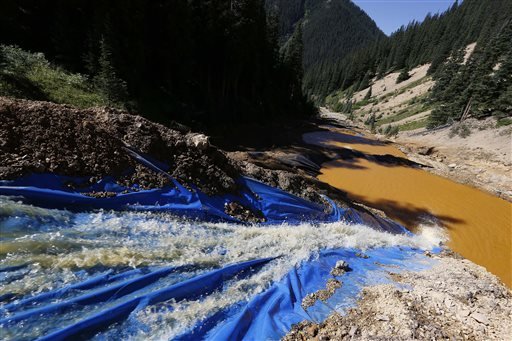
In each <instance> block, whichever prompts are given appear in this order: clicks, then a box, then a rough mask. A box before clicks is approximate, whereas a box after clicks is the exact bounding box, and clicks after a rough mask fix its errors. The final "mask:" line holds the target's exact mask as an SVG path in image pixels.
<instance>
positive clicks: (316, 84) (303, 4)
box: [266, 0, 385, 96]
mask: <svg viewBox="0 0 512 341" xmlns="http://www.w3.org/2000/svg"><path fill="white" fill-rule="evenodd" d="M266 5H267V9H268V10H269V11H270V12H271V13H275V14H276V15H277V16H278V18H279V34H280V42H281V44H283V45H286V42H287V41H288V40H289V38H290V36H291V35H292V34H293V33H294V31H295V30H297V29H298V28H299V25H301V29H302V32H303V34H302V38H303V45H304V50H303V65H304V83H303V86H304V89H305V91H306V92H307V94H309V95H310V96H315V95H317V94H321V93H324V92H325V91H326V90H325V89H327V88H329V86H330V83H332V82H333V79H331V72H330V70H332V69H333V68H334V65H335V63H336V61H337V60H339V59H341V58H343V57H344V56H346V55H347V54H348V53H350V52H351V51H354V50H355V49H356V48H359V47H361V46H364V45H366V44H368V43H371V42H374V41H377V40H379V39H382V38H384V37H385V35H384V33H382V31H380V30H379V28H378V27H377V25H376V24H375V22H374V21H373V20H372V19H371V18H370V17H369V16H368V15H367V14H366V13H365V12H364V11H362V10H361V9H360V8H359V7H357V6H356V5H354V4H353V3H352V2H351V1H350V0H299V1H297V0H267V1H266Z"/></svg>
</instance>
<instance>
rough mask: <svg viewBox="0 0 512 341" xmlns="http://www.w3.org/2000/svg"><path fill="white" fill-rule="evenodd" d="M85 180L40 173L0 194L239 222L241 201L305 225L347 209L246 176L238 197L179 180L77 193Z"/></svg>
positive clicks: (272, 217) (48, 203)
mask: <svg viewBox="0 0 512 341" xmlns="http://www.w3.org/2000/svg"><path fill="white" fill-rule="evenodd" d="M86 180H87V179H85V178H83V179H79V178H70V177H63V176H57V175H51V174H34V175H31V176H28V177H24V178H21V179H18V180H14V181H2V182H1V183H0V184H1V186H0V195H6V196H16V197H21V198H23V201H25V202H26V203H29V204H33V205H36V206H40V207H45V208H56V209H68V210H71V211H83V210H93V209H113V210H137V211H166V212H171V213H174V214H178V215H183V216H187V217H191V218H199V219H202V220H208V221H218V220H224V221H232V222H238V219H236V218H234V217H232V216H229V215H228V214H226V213H225V212H224V206H225V204H227V203H229V202H231V201H236V202H238V203H240V204H242V205H243V206H245V207H247V208H249V209H251V210H253V211H259V212H262V214H263V215H264V217H265V219H266V222H268V223H271V224H272V223H279V222H289V223H294V222H295V223H296V222H300V221H318V222H331V221H338V220H340V218H341V210H340V209H339V208H338V207H337V206H336V205H334V204H332V207H331V208H329V210H330V212H328V213H326V212H324V207H322V206H320V205H317V204H314V203H311V202H308V201H306V200H304V199H301V198H299V197H296V196H293V195H290V194H289V193H286V192H284V191H281V190H279V189H276V188H272V187H270V186H267V185H264V184H262V183H260V182H258V181H256V180H252V179H249V178H245V177H241V178H240V179H239V180H238V183H239V186H240V188H241V189H240V191H239V193H238V194H237V195H232V194H228V195H224V196H214V197H210V196H207V195H205V194H204V193H202V192H201V191H199V190H188V189H187V188H185V187H183V186H181V185H180V184H179V183H178V182H177V181H175V180H174V183H175V187H167V188H162V189H151V190H137V188H127V187H123V186H119V185H118V184H116V183H115V182H114V180H113V179H110V178H107V179H104V180H101V181H99V182H98V183H96V184H94V185H92V186H84V187H82V188H80V190H76V189H71V188H69V187H67V186H66V184H68V183H71V182H73V183H86ZM103 191H104V192H114V193H116V194H117V195H116V196H113V197H107V198H95V197H91V196H87V195H85V193H90V192H103Z"/></svg>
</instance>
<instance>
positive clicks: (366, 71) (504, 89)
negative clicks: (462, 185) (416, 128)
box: [322, 0, 512, 127]
mask: <svg viewBox="0 0 512 341" xmlns="http://www.w3.org/2000/svg"><path fill="white" fill-rule="evenodd" d="M511 27H512V2H511V1H508V0H496V1H490V0H485V1H480V0H465V1H464V2H462V3H461V4H460V5H458V4H457V3H455V4H454V5H453V6H452V7H451V8H450V9H449V10H448V11H446V12H445V13H443V14H440V15H433V16H432V15H428V16H427V17H426V18H425V20H424V21H423V22H422V23H417V22H412V23H410V24H409V25H408V26H406V27H402V28H400V29H399V30H398V31H397V32H395V33H394V34H393V35H391V37H389V38H386V39H383V40H381V41H379V42H377V43H374V44H371V45H369V46H367V47H365V48H362V49H359V50H357V51H355V52H353V53H351V54H350V55H348V56H347V57H345V58H342V59H339V60H338V61H337V63H336V67H335V69H334V70H333V74H334V76H333V82H332V83H331V84H330V86H329V87H328V88H327V89H326V91H325V92H322V95H324V96H325V95H327V94H329V93H332V92H333V91H334V90H338V91H341V93H342V96H341V98H345V100H343V101H345V102H350V101H352V99H351V98H352V94H353V93H354V92H357V91H362V90H365V89H366V90H365V91H366V93H368V92H369V95H368V96H367V97H368V98H367V100H370V99H371V97H372V94H371V92H370V91H368V90H369V89H371V88H370V86H371V85H372V84H374V83H375V80H378V79H381V78H382V77H383V76H384V75H386V74H388V73H389V72H394V71H395V72H400V75H399V76H398V78H397V80H396V81H397V82H402V81H404V80H407V79H408V78H409V77H410V76H411V75H410V72H409V71H410V70H411V69H413V68H414V67H416V66H419V65H422V64H430V66H429V69H428V73H427V74H428V75H429V76H431V77H432V78H433V80H434V81H435V86H434V87H433V89H432V91H431V92H430V93H429V96H428V99H427V103H428V104H429V105H430V107H431V109H433V112H432V115H431V116H430V119H429V126H430V127H434V126H438V125H440V124H444V123H447V122H448V121H450V120H457V119H460V118H461V116H462V115H463V113H464V112H465V111H467V113H466V116H474V117H484V116H489V115H497V116H499V117H505V116H511V115H512V103H511V102H510V91H511V89H510V86H511V85H512V72H510V67H511V66H510V63H511V60H512V58H510V56H511V53H512V52H511V48H512V34H511V32H512V28H511ZM472 43H476V48H475V50H474V52H473V53H471V54H469V55H467V56H465V54H466V47H467V46H468V45H470V44H472ZM374 90H375V89H374ZM331 97H332V96H331ZM335 97H336V96H335ZM337 97H338V98H337V99H339V98H340V96H337ZM331 101H332V98H331ZM354 104H355V103H354ZM363 105H366V103H365V104H363ZM358 106H359V107H360V106H361V105H358ZM348 107H349V108H348V111H350V108H351V107H352V105H349V106H348ZM344 109H345V110H346V109H347V107H346V106H345V108H344ZM466 109H467V110H466Z"/></svg>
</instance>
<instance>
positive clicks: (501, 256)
mask: <svg viewBox="0 0 512 341" xmlns="http://www.w3.org/2000/svg"><path fill="white" fill-rule="evenodd" d="M329 129H330V131H325V132H315V133H308V134H305V135H304V137H303V138H304V140H305V141H306V142H307V143H311V144H316V145H320V146H322V147H326V148H348V149H353V150H357V151H360V152H363V153H364V154H365V157H357V158H354V159H352V160H337V161H332V162H327V163H325V164H323V165H322V169H321V174H320V176H319V177H318V178H319V179H320V180H321V181H323V182H326V183H329V184H330V185H332V186H334V187H336V188H338V189H341V190H343V191H345V192H347V194H348V195H349V197H350V198H352V199H353V200H355V201H357V202H361V203H364V204H365V205H368V206H370V207H374V208H377V209H380V210H382V211H384V212H385V213H386V215H388V216H389V217H390V218H392V219H394V220H397V221H399V222H401V223H402V224H404V225H405V226H406V227H408V228H409V229H410V230H412V231H415V230H417V228H418V227H419V226H421V225H423V224H432V223H433V222H434V223H435V222H436V221H437V222H438V223H439V224H441V225H442V226H443V227H444V228H445V230H446V231H447V233H448V236H449V241H448V246H449V247H450V248H451V249H452V250H454V251H455V252H457V253H459V254H461V255H462V256H464V257H465V258H467V259H469V260H471V261H473V262H475V263H477V264H479V265H482V266H484V267H485V268H486V269H487V270H488V271H490V272H492V273H494V274H495V275H497V276H498V277H500V278H501V280H502V281H503V282H504V283H505V284H506V285H507V286H508V287H512V251H511V239H512V217H511V215H512V204H511V203H509V202H507V201H505V200H502V199H500V198H497V197H494V196H492V195H489V194H487V193H484V192H482V191H480V190H478V189H475V188H472V187H469V186H465V185H461V184H458V183H455V182H453V181H450V180H448V179H446V178H443V177H440V176H437V175H434V174H432V173H429V172H427V171H424V170H422V169H418V168H413V167H409V166H403V165H394V164H388V163H386V164H385V163H382V162H378V161H377V160H376V159H375V158H374V156H376V155H386V154H389V155H392V156H396V157H399V158H406V156H405V155H404V154H403V153H402V152H401V151H400V150H398V149H397V148H396V147H395V146H394V145H393V144H390V143H384V142H380V141H378V140H375V139H373V138H372V137H368V136H362V135H360V134H356V133H354V132H353V131H350V130H343V129H339V128H333V127H330V128H329Z"/></svg>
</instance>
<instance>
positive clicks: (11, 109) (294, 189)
mask: <svg viewBox="0 0 512 341" xmlns="http://www.w3.org/2000/svg"><path fill="white" fill-rule="evenodd" d="M178 129H181V128H180V127H179V126H178V128H177V129H172V128H169V127H166V126H163V125H161V124H157V123H153V122H151V121H148V120H146V119H144V118H142V117H140V116H137V115H133V114H130V113H127V112H122V111H118V110H114V109H110V108H91V109H85V110H82V109H77V108H74V107H71V106H65V105H58V104H53V103H48V102H38V101H27V100H16V99H10V98H5V97H0V160H2V162H1V163H0V179H2V180H7V179H14V178H17V177H20V176H23V175H27V174H30V173H50V172H51V173H55V174H59V175H69V176H92V177H91V179H90V182H91V183H92V182H95V181H97V180H98V179H100V178H102V177H104V176H108V175H110V176H114V177H116V179H117V181H118V182H119V183H120V184H122V185H128V186H130V185H132V184H138V185H140V186H141V188H143V189H148V188H159V187H162V186H165V185H172V183H171V182H170V180H169V177H168V176H165V175H163V174H162V173H156V172H154V171H152V170H150V169H148V168H146V167H144V166H142V165H140V164H139V163H137V162H136V161H134V160H133V158H132V157H131V156H130V155H129V153H128V152H127V150H126V149H125V146H126V145H129V146H131V147H133V148H134V149H136V150H138V151H139V152H141V153H144V154H147V155H150V156H151V157H153V158H155V159H157V160H159V161H161V162H163V163H165V164H167V165H169V166H170V167H169V169H168V170H167V172H168V174H170V176H171V177H173V178H175V179H177V180H178V181H180V182H181V183H182V184H183V185H185V186H187V185H195V186H197V187H198V188H199V189H200V190H201V191H203V192H204V193H206V194H209V195H216V194H224V193H236V192H237V190H238V188H237V184H236V179H237V178H238V177H239V176H240V175H246V176H250V177H252V178H255V179H257V180H260V181H262V182H264V183H266V184H268V185H270V186H274V187H278V188H281V189H283V190H285V191H288V192H290V193H292V194H295V195H298V196H300V197H303V198H305V199H308V200H311V201H314V202H318V203H324V199H323V198H322V196H321V194H326V195H328V196H330V197H331V198H333V199H334V200H335V201H336V202H337V203H338V204H340V205H342V206H345V207H346V206H347V204H348V202H347V201H346V200H345V196H344V193H343V192H341V191H339V190H336V189H334V188H332V187H330V186H328V185H326V184H323V183H321V182H319V181H318V180H316V179H315V178H314V176H309V175H307V174H306V173H307V172H303V171H301V170H300V169H292V168H290V171H286V170H280V169H267V168H263V167H260V166H257V165H255V164H253V163H250V162H247V161H245V160H243V159H240V158H235V157H232V156H229V155H228V154H226V153H225V152H224V151H222V150H220V149H218V148H217V147H215V146H214V145H212V144H211V143H210V142H209V139H208V137H207V136H205V135H202V134H197V133H190V132H187V131H183V129H181V131H180V130H178ZM129 169H132V170H133V172H131V173H128V174H126V171H127V170H129ZM68 185H69V186H70V187H79V186H80V185H79V184H73V183H69V184H68ZM89 194H90V195H93V196H100V197H101V196H108V195H109V193H89ZM226 212H227V213H228V214H231V215H234V216H237V217H238V218H241V219H242V220H246V221H254V220H257V217H258V216H259V214H258V212H247V211H246V210H244V209H243V208H241V207H238V206H237V205H236V204H235V205H230V206H228V207H226Z"/></svg>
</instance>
